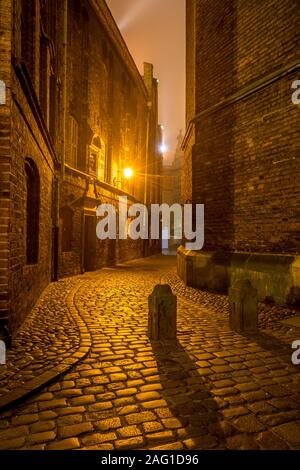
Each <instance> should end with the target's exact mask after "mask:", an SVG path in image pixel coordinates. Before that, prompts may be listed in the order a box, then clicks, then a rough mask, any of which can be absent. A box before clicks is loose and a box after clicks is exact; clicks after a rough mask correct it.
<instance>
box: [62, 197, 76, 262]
mask: <svg viewBox="0 0 300 470" xmlns="http://www.w3.org/2000/svg"><path fill="white" fill-rule="evenodd" d="M60 219H61V249H62V252H63V253H66V252H68V251H72V231H73V211H72V209H70V207H67V206H65V207H63V208H62V209H61V210H60Z"/></svg>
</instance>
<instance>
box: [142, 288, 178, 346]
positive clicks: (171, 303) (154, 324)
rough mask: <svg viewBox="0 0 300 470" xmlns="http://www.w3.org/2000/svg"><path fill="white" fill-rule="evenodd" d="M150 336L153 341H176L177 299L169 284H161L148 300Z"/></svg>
mask: <svg viewBox="0 0 300 470" xmlns="http://www.w3.org/2000/svg"><path fill="white" fill-rule="evenodd" d="M148 305H149V317H148V336H149V338H150V339H153V340H160V339H176V310H177V297H176V295H174V294H173V293H172V289H171V287H170V286H169V285H168V284H160V285H157V286H155V287H154V290H153V292H152V294H151V295H149V298H148Z"/></svg>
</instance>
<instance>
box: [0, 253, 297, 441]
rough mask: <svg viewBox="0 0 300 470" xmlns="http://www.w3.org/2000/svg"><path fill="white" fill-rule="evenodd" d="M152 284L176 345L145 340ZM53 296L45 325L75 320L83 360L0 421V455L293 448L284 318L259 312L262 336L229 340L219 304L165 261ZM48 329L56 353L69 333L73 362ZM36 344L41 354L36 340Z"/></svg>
mask: <svg viewBox="0 0 300 470" xmlns="http://www.w3.org/2000/svg"><path fill="white" fill-rule="evenodd" d="M160 281H161V282H168V283H170V284H171V286H172V288H173V291H174V293H176V294H177V295H178V340H177V342H172V341H169V342H151V341H150V340H149V339H148V337H147V335H146V331H147V312H148V307H147V301H148V295H149V294H150V293H151V291H152V289H153V287H154V285H155V284H157V283H159V282H160ZM65 290H67V291H68V292H69V293H70V292H72V297H71V298H72V299H73V301H72V302H73V303H71V302H70V295H69V296H68V302H67V305H65V306H63V305H62V303H63V302H62V299H63V296H62V295H60V293H59V292H63V291H65ZM47 292H48V291H47ZM53 293H54V295H55V296H57V298H58V299H60V300H59V303H58V304H56V302H55V299H52V301H51V302H52V303H51V305H52V310H50V311H49V312H48V313H49V319H52V321H57V320H58V319H59V318H60V317H56V316H55V315H54V312H55V311H56V309H59V311H63V310H64V309H68V312H69V313H68V315H69V316H70V317H72V315H73V313H75V312H77V314H80V317H81V319H82V322H83V323H84V325H85V327H86V328H87V329H86V335H84V338H85V340H86V343H87V342H88V341H89V342H90V343H91V344H89V349H88V354H87V355H86V357H85V358H83V359H79V360H78V363H77V364H76V365H74V366H73V367H72V368H71V369H70V370H69V371H68V372H67V373H66V374H64V375H63V376H62V377H61V378H60V379H59V380H56V381H55V382H54V383H52V384H51V385H49V386H47V387H45V388H44V389H43V390H42V391H41V392H39V393H38V394H34V395H33V396H32V397H31V398H28V399H27V400H26V401H25V402H24V403H21V404H20V405H18V406H16V407H15V408H14V409H12V410H9V411H6V412H3V413H2V414H1V417H0V449H98V450H100V449H107V450H112V449H116V450H124V449H174V450H176V449H178V450H179V449H300V366H298V367H297V366H294V365H292V363H291V355H292V349H291V344H292V342H293V341H295V340H297V339H300V329H299V328H298V329H297V328H294V329H292V328H290V327H287V326H286V325H285V326H284V325H283V324H281V323H280V321H279V320H280V318H281V317H282V318H283V317H285V316H289V315H292V313H293V312H292V311H289V310H288V309H280V308H275V307H271V306H261V307H260V333H259V334H258V335H255V336H253V337H245V336H241V335H239V334H237V333H234V332H232V331H231V330H230V328H229V326H228V305H227V297H226V296H222V295H216V294H210V293H204V292H199V291H194V290H193V289H190V288H189V289H185V288H184V287H183V284H182V283H181V281H179V279H178V278H177V276H176V271H175V260H174V258H171V257H153V258H149V259H146V260H145V259H144V260H138V261H134V262H131V263H126V264H124V265H121V266H118V267H116V268H106V269H103V270H100V271H98V272H95V273H87V274H85V275H83V276H78V277H76V278H69V279H65V280H63V281H61V282H59V283H56V284H55V289H54V290H53ZM47 295H48V294H47ZM48 305H49V304H48ZM272 318H273V321H272ZM55 319H56V320H55ZM71 320H72V318H71V319H70V321H69V324H70V325H72V321H71ZM29 322H30V317H29ZM67 325H68V324H67ZM58 326H59V325H52V329H53V332H55V335H56V338H55V341H56V347H57V348H58V350H59V347H61V348H63V344H64V343H65V341H66V337H65V335H66V333H68V331H70V335H71V336H70V337H69V338H68V341H67V343H66V345H65V349H64V353H65V354H69V355H71V356H72V351H73V349H72V348H75V349H76V347H77V345H78V338H77V336H76V334H75V333H76V331H77V330H76V328H75V327H74V328H71V326H67V327H64V328H63V327H61V328H58ZM49 327H50V325H49ZM53 334H54V333H53ZM60 334H61V338H60V337H59V335H60ZM72 338H73V339H72ZM89 338H90V339H89ZM24 341H26V338H24ZM36 342H37V343H36V344H40V351H41V354H46V351H47V344H48V343H47V342H46V343H45V342H44V343H43V337H40V338H39V336H38V333H37V337H36ZM39 342H40V343H39ZM69 343H70V344H69ZM49 344H50V343H49ZM50 346H51V345H50ZM50 346H49V348H50V349H51V347H50ZM49 352H51V351H48V353H49ZM52 353H54V354H55V348H54V351H52ZM28 354H29V353H28ZM74 354H76V353H74ZM68 357H69V356H68ZM78 357H79V356H78ZM48 358H49V360H50V358H51V354H50V356H48ZM48 358H47V360H48ZM47 364H48V362H47ZM70 364H71V363H70ZM31 369H32V367H31ZM33 369H34V368H33Z"/></svg>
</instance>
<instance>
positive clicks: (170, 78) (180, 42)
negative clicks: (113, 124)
mask: <svg viewBox="0 0 300 470" xmlns="http://www.w3.org/2000/svg"><path fill="white" fill-rule="evenodd" d="M106 1H107V4H108V6H109V8H110V10H111V12H112V14H113V16H114V18H115V20H116V22H117V24H118V26H119V28H120V30H121V33H122V35H123V37H124V39H125V41H126V43H127V46H128V48H129V50H130V52H131V55H132V56H133V58H134V60H135V62H136V64H137V66H138V68H139V70H140V72H141V73H142V67H143V62H151V63H153V65H154V74H155V77H156V78H158V79H159V123H160V124H162V125H163V126H164V128H165V141H166V145H167V146H168V148H169V153H168V154H166V159H168V160H169V158H170V157H172V156H173V153H174V150H175V148H176V144H177V139H176V138H177V135H178V133H179V131H180V129H184V122H185V117H184V116H185V0H106Z"/></svg>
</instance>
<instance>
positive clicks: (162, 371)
mask: <svg viewBox="0 0 300 470" xmlns="http://www.w3.org/2000/svg"><path fill="white" fill-rule="evenodd" d="M151 345H152V350H153V353H154V356H155V360H156V362H157V367H158V373H159V376H160V383H161V385H162V390H161V392H160V393H161V396H162V398H163V399H164V400H165V401H166V402H167V405H168V408H169V411H170V413H171V415H173V416H174V417H176V418H177V420H178V421H179V422H180V425H181V426H182V428H184V430H182V429H181V430H179V431H177V433H182V436H181V435H178V440H185V439H190V438H195V439H196V438H197V442H196V444H197V449H208V448H213V447H216V446H217V445H218V443H219V441H220V440H222V438H224V434H223V429H222V428H221V426H220V425H219V417H218V414H217V411H218V404H217V402H216V401H215V399H214V398H213V397H212V395H211V393H210V391H209V387H208V384H207V382H206V380H205V378H204V377H201V375H200V374H199V371H198V367H197V365H196V362H195V361H194V360H193V359H192V358H191V357H190V356H189V355H188V354H187V352H186V351H185V349H184V348H183V346H182V345H181V344H180V342H179V341H178V340H174V341H151ZM182 437H183V439H182Z"/></svg>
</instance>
